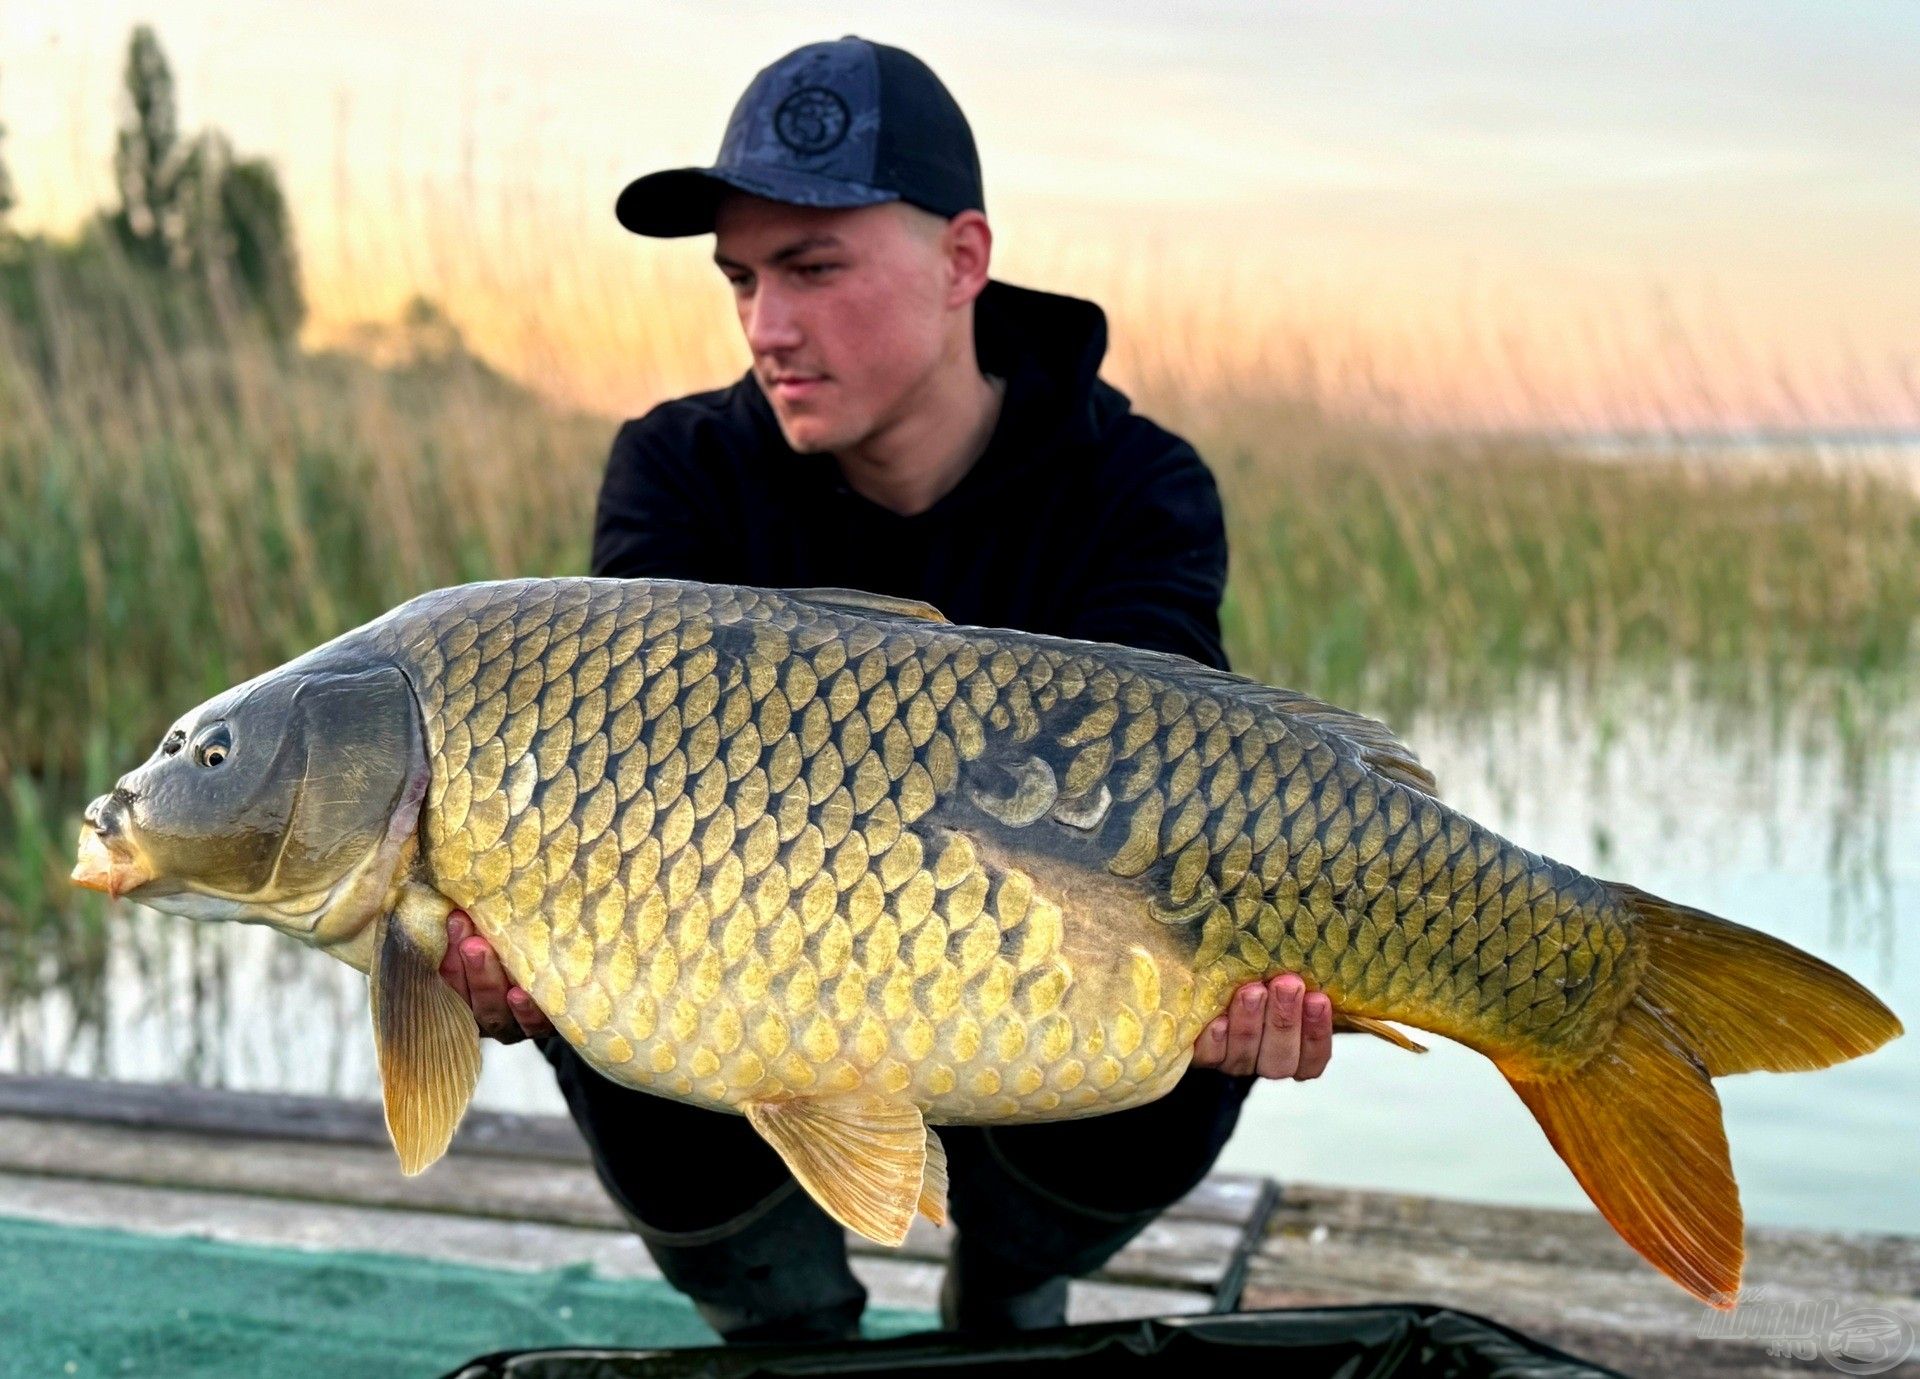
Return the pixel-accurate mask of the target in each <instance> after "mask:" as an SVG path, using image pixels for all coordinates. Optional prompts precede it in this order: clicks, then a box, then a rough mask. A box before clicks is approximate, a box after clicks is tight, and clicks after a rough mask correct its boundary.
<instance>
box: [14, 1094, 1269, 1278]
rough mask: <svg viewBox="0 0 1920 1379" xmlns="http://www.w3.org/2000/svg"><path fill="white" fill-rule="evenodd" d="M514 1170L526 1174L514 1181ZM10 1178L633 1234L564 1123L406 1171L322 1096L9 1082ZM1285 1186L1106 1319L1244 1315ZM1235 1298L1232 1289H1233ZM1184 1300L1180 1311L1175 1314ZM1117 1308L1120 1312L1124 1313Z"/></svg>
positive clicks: (1192, 1206)
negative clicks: (509, 1167) (1249, 1278)
mask: <svg viewBox="0 0 1920 1379" xmlns="http://www.w3.org/2000/svg"><path fill="white" fill-rule="evenodd" d="M503 1160H506V1161H511V1162H512V1163H513V1171H508V1172H503V1171H502V1169H503V1167H504V1166H505V1165H504V1164H503V1162H502V1161H503ZM0 1171H4V1172H10V1173H13V1174H31V1175H39V1176H43V1177H59V1178H67V1179H86V1180H91V1181H96V1182H103V1183H119V1184H129V1185H138V1186H144V1187H148V1188H152V1189H187V1190H193V1191H199V1192H211V1193H220V1194H227V1195H244V1196H251V1197H264V1198H273V1199H280V1200H283V1201H287V1202H306V1203H313V1204H333V1205H337V1206H347V1207H364V1208H380V1209H384V1210H389V1211H409V1212H433V1213H444V1214H452V1215H458V1216H463V1217H474V1218H490V1219H494V1220H499V1221H510V1222H525V1223H535V1224H542V1225H548V1226H555V1227H576V1228H587V1229H599V1230H624V1229H625V1227H626V1222H625V1220H624V1218H623V1217H622V1216H621V1215H620V1213H619V1211H618V1209H617V1208H615V1207H614V1205H613V1204H612V1202H611V1201H609V1200H608V1198H607V1196H606V1193H605V1191H604V1189H602V1188H601V1186H600V1184H599V1181H598V1180H597V1179H596V1178H595V1177H594V1175H593V1173H592V1170H591V1168H590V1167H589V1165H588V1161H587V1158H586V1155H585V1151H584V1149H583V1148H582V1146H581V1145H580V1142H579V1137H578V1134H577V1132H576V1131H575V1130H574V1127H573V1125H572V1123H571V1122H570V1121H568V1120H566V1119H565V1118H563V1117H548V1116H504V1115H500V1114H498V1113H488V1112H475V1113H472V1114H471V1115H470V1116H469V1117H468V1121H467V1123H466V1125H464V1126H463V1129H462V1133H461V1135H460V1136H459V1137H458V1138H457V1139H456V1141H455V1145H454V1150H453V1152H451V1153H449V1154H448V1156H447V1157H446V1158H445V1159H444V1160H442V1161H441V1162H440V1163H439V1164H436V1165H435V1166H434V1168H433V1170H432V1171H431V1172H429V1173H426V1174H423V1175H421V1176H420V1177H417V1178H411V1179H410V1178H405V1177H403V1176H401V1175H400V1173H399V1172H398V1170H397V1167H396V1165H395V1163H394V1159H393V1153H392V1149H391V1147H390V1146H389V1145H388V1143H387V1136H386V1129H385V1125H384V1121H383V1120H382V1118H381V1115H380V1111H379V1108H378V1107H377V1106H373V1105H370V1104H360V1103H352V1102H339V1101H332V1100H330V1099H327V1098H319V1097H289V1096H277V1095H260V1094H254V1093H236V1092H224V1091H210V1090H207V1089H202V1088H174V1087H153V1086H140V1085H135V1084H98V1083H90V1082H86V1081H84V1080H79V1079H67V1078H24V1077H11V1078H9V1077H0ZM1272 1196H1273V1188H1272V1185H1271V1184H1269V1183H1268V1182H1267V1181H1266V1180H1264V1179H1259V1178H1251V1177H1244V1176H1235V1175H1222V1176H1218V1177H1214V1178H1210V1179H1208V1180H1206V1181H1205V1182H1203V1183H1202V1184H1201V1185H1200V1186H1199V1187H1197V1188H1196V1189H1195V1190H1194V1191H1193V1192H1192V1193H1191V1194H1189V1195H1188V1196H1187V1197H1186V1198H1184V1199H1182V1200H1181V1201H1180V1202H1178V1203H1176V1204H1175V1205H1174V1206H1173V1207H1171V1208H1169V1210H1168V1211H1167V1213H1166V1214H1165V1215H1164V1216H1163V1217H1161V1218H1160V1219H1159V1220H1157V1221H1155V1222H1154V1223H1153V1224H1152V1225H1150V1226H1149V1227H1148V1228H1147V1229H1146V1230H1145V1231H1143V1232H1142V1233H1141V1234H1140V1236H1139V1237H1138V1238H1136V1239H1135V1240H1134V1241H1132V1242H1131V1243H1130V1244H1129V1245H1128V1247H1127V1248H1126V1249H1125V1250H1123V1251H1121V1252H1120V1253H1119V1254H1118V1255H1116V1256H1115V1257H1114V1258H1113V1259H1112V1260H1110V1261H1109V1262H1108V1264H1107V1266H1106V1267H1105V1268H1104V1269H1102V1270H1101V1271H1099V1272H1098V1273H1097V1274H1095V1275H1094V1276H1093V1278H1092V1279H1091V1280H1090V1282H1091V1283H1093V1284H1095V1285H1097V1286H1098V1287H1101V1288H1105V1289H1108V1290H1119V1291H1117V1292H1108V1293H1105V1294H1101V1295H1099V1296H1100V1297H1101V1298H1103V1299H1104V1302H1103V1303H1102V1304H1101V1305H1102V1306H1107V1305H1109V1304H1111V1306H1109V1307H1108V1310H1106V1311H1104V1312H1101V1313H1099V1315H1103V1316H1134V1315H1152V1313H1151V1312H1137V1311H1128V1310H1125V1309H1127V1308H1129V1307H1136V1306H1141V1305H1144V1304H1145V1303H1147V1302H1148V1301H1155V1302H1156V1304H1157V1307H1158V1310H1159V1311H1161V1312H1182V1311H1193V1310H1206V1309H1207V1308H1215V1309H1219V1310H1224V1309H1226V1308H1229V1307H1231V1306H1232V1305H1233V1304H1234V1302H1235V1301H1236V1300H1237V1297H1238V1290H1239V1285H1240V1278H1241V1273H1242V1269H1241V1265H1242V1264H1243V1262H1244V1258H1245V1256H1246V1255H1247V1254H1248V1253H1249V1252H1250V1251H1251V1249H1252V1248H1253V1245H1254V1244H1255V1243H1256V1242H1257V1240H1258V1239H1259V1236H1260V1234H1261V1229H1262V1223H1263V1222H1264V1220H1265V1216H1266V1213H1267V1212H1268V1211H1269V1210H1270V1207H1271V1201H1272ZM952 1239H953V1232H952V1231H951V1229H950V1228H946V1227H936V1226H934V1225H933V1224H932V1223H930V1222H927V1221H916V1222H915V1225H914V1230H913V1232H912V1234H910V1236H909V1237H908V1239H907V1241H906V1242H905V1244H904V1245H902V1246H901V1247H900V1248H899V1249H897V1250H888V1249H886V1248H885V1247H883V1246H879V1245H875V1244H873V1243H872V1242H871V1241H868V1240H866V1239H864V1238H862V1237H859V1236H854V1235H851V1234H850V1235H849V1237H848V1244H849V1247H850V1250H851V1252H852V1254H853V1255H854V1256H855V1257H856V1258H862V1257H864V1258H876V1259H891V1260H895V1261H903V1260H905V1261H919V1262H921V1263H926V1264H932V1265H938V1264H941V1263H942V1262H944V1260H945V1259H946V1257H947V1255H948V1253H949V1251H950V1250H951V1247H952ZM1223 1290H1224V1291H1223ZM1176 1304H1178V1305H1176ZM1112 1307H1119V1308H1120V1309H1121V1310H1120V1311H1117V1312H1115V1311H1113V1310H1111V1308H1112Z"/></svg>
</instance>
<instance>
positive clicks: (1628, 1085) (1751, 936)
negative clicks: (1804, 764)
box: [1502, 886, 1901, 1308]
mask: <svg viewBox="0 0 1920 1379" xmlns="http://www.w3.org/2000/svg"><path fill="white" fill-rule="evenodd" d="M1614 890H1615V891H1616V892H1617V893H1618V894H1619V896H1620V898H1621V899H1622V900H1623V901H1624V902H1625V903H1626V904H1627V906H1628V907H1629V908H1630V909H1631V910H1632V911H1633V914H1634V919H1635V921H1636V923H1637V924H1638V926H1639V928H1640V932H1641V933H1642V934H1643V935H1644V937H1645V941H1646V942H1647V944H1648V945H1649V948H1648V951H1649V958H1650V961H1649V963H1648V967H1647V971H1646V975H1645V976H1644V977H1643V978H1642V980H1641V983H1640V989H1639V991H1638V992H1637V993H1636V994H1635V995H1634V997H1633V999H1632V1000H1631V1001H1630V1002H1629V1003H1628V1005H1627V1007H1626V1009H1625V1010H1624V1011H1623V1012H1622V1014H1621V1016H1620V1021H1619V1023H1618V1025H1616V1026H1615V1028H1614V1031H1613V1036H1612V1038H1611V1039H1610V1041H1609V1042H1608V1043H1607V1045H1606V1046H1605V1047H1604V1048H1602V1049H1601V1050H1600V1052H1599V1053H1598V1054H1596V1055H1595V1056H1594V1057H1593V1058H1591V1059H1589V1060H1588V1061H1587V1062H1586V1063H1585V1064H1583V1065H1582V1066H1581V1067H1580V1068H1579V1069H1578V1070H1576V1071H1575V1072H1573V1073H1571V1074H1568V1075H1565V1076H1562V1077H1557V1078H1547V1079H1532V1078H1529V1077H1527V1076H1526V1075H1525V1074H1524V1073H1523V1072H1521V1071H1520V1070H1518V1069H1517V1068H1516V1069H1513V1070H1509V1069H1507V1068H1504V1067H1503V1068H1502V1071H1503V1072H1506V1073H1507V1077H1508V1080H1509V1081H1510V1082H1511V1083H1512V1084H1513V1089H1514V1090H1515V1091H1516V1092H1518V1093H1519V1094H1520V1098H1521V1100H1523V1101H1525V1102H1526V1104H1527V1109H1528V1110H1530V1111H1532V1112H1533V1114H1534V1118H1535V1119H1536V1120H1538V1121H1539V1122H1540V1127H1541V1129H1543V1130H1545V1131H1546V1134H1547V1139H1548V1140H1549V1141H1550V1142H1551V1143H1552V1144H1553V1147H1554V1149H1555V1150H1556V1151H1558V1152H1559V1155H1560V1157H1561V1158H1562V1159H1564V1160H1566V1163H1567V1166H1568V1167H1569V1168H1571V1169H1572V1170H1573V1176H1574V1177H1575V1178H1577V1179H1578V1180H1579V1182H1580V1186H1581V1187H1583V1188H1585V1189H1586V1192H1587V1195H1588V1196H1589V1197H1591V1198H1592V1199H1593V1203H1594V1205H1595V1206H1597V1207H1598V1208H1599V1209H1600V1213H1601V1215H1603V1216H1605V1217H1606V1218H1607V1220H1608V1221H1609V1222H1611V1223H1612V1225H1613V1228H1614V1229H1615V1230H1617V1231H1619V1232H1620V1234H1621V1236H1622V1237H1623V1238H1624V1239H1625V1240H1626V1242H1627V1243H1628V1244H1629V1245H1632V1246H1633V1247H1634V1249H1636V1250H1638V1251H1639V1252H1640V1253H1641V1254H1642V1255H1644V1256H1645V1257H1646V1258H1647V1260H1648V1262H1650V1263H1651V1264H1652V1265H1653V1266H1654V1267H1655V1268H1657V1269H1659V1270H1660V1271H1661V1272H1662V1273H1664V1274H1666V1275H1667V1276H1668V1277H1669V1278H1671V1279H1673V1281H1674V1282H1676V1283H1678V1284H1679V1285H1680V1286H1681V1287H1682V1288H1685V1289H1686V1290H1687V1291H1688V1292H1690V1293H1692V1294H1694V1295H1695V1296H1696V1297H1698V1298H1700V1299H1701V1300H1702V1301H1705V1302H1708V1303H1711V1304H1712V1305H1714V1306H1716V1307H1722V1308H1725V1307H1731V1306H1732V1305H1733V1297H1734V1294H1735V1293H1736V1292H1737V1291H1738V1290H1739V1287H1740V1266H1741V1263H1742V1260H1743V1257H1744V1254H1745V1246H1744V1244H1743V1242H1742V1239H1741V1216H1740V1193H1739V1189H1738V1188H1737V1187H1736V1186H1735V1184H1734V1181H1733V1168H1732V1165H1731V1164H1730V1163H1729V1162H1728V1159H1727V1137H1726V1131H1725V1129H1724V1128H1723V1127H1722V1125H1721V1121H1720V1098H1719V1097H1718V1096H1716V1095H1715V1094H1714V1090H1713V1084H1712V1082H1711V1081H1710V1080H1709V1079H1710V1078H1713V1077H1718V1076H1720V1075H1722V1074H1725V1073H1736V1072H1751V1071H1754V1070H1756V1069H1768V1070H1773V1071H1782V1072H1785V1071H1795V1070H1800V1069H1807V1068H1824V1067H1827V1066H1828V1065H1830V1064H1833V1063H1840V1062H1844V1061H1845V1060H1846V1059H1849V1058H1857V1057H1859V1056H1860V1055H1861V1054H1864V1053H1870V1052H1871V1051H1873V1050H1874V1049H1877V1048H1879V1047H1880V1046H1881V1045H1882V1044H1884V1043H1886V1042H1887V1041H1888V1040H1889V1039H1892V1038H1894V1037H1895V1036H1896V1035H1898V1034H1899V1033H1900V1032H1901V1029H1900V1022H1899V1020H1897V1019H1896V1018H1895V1017H1894V1014H1893V1012H1892V1011H1890V1010H1888V1009H1887V1008H1886V1007H1885V1006H1884V1005H1882V1004H1881V1003H1880V1002H1879V1001H1878V1000H1876V999H1875V998H1874V996H1873V995H1872V993H1871V992H1869V991H1868V990H1867V989H1866V988H1865V987H1863V986H1861V985H1860V984H1859V983H1858V982H1856V981H1854V980H1853V979H1852V978H1851V977H1849V976H1847V975H1846V974H1845V973H1844V972H1841V971H1840V970H1839V969H1837V968H1835V967H1832V966H1829V965H1828V964H1827V963H1824V962H1822V961H1820V959H1818V958H1816V957H1814V956H1812V955H1811V954H1808V953H1803V952H1801V951H1800V950H1799V949H1797V948H1794V947H1793V946H1792V945H1790V944H1786V943H1782V942H1781V941H1780V940H1779V939H1776V938H1772V937H1769V936H1768V935H1766V934H1763V933H1760V932H1759V931H1757V930H1754V929H1747V928H1743V927H1742V926H1740V925H1738V924H1731V923H1728V922H1727V921H1726V920H1723V919H1717V918H1715V917H1714V916H1712V915H1709V914H1706V913H1704V912H1702V911H1699V910H1690V909H1687V908H1686V907H1684V906H1681V905H1673V904H1669V903H1668V902H1666V901H1664V900H1659V899H1657V898H1655V897H1653V896H1650V895H1648V894H1646V893H1645V892H1644V891H1638V890H1635V889H1633V888H1632V887H1630V886H1615V887H1614Z"/></svg>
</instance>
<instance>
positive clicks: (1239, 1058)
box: [1220, 982, 1267, 1077]
mask: <svg viewBox="0 0 1920 1379" xmlns="http://www.w3.org/2000/svg"><path fill="white" fill-rule="evenodd" d="M1266 1006H1267V988H1266V987H1265V986H1263V985H1261V984H1260V983H1259V982H1248V983H1247V984H1246V985H1245V986H1243V987H1241V988H1240V989H1239V990H1238V991H1236V992H1235V993H1234V995H1233V1003H1232V1004H1231V1005H1230V1006H1228V1007H1227V1056H1226V1058H1225V1059H1224V1060H1223V1061H1222V1062H1221V1064H1220V1070H1221V1071H1222V1072H1225V1073H1230V1074H1232V1075H1233V1076H1235V1077H1245V1076H1246V1075H1247V1074H1249V1073H1251V1072H1252V1071H1253V1070H1254V1068H1255V1067H1256V1066H1257V1065H1258V1062H1259V1057H1260V1031H1261V1027H1262V1026H1263V1025H1264V1024H1265V1022H1266Z"/></svg>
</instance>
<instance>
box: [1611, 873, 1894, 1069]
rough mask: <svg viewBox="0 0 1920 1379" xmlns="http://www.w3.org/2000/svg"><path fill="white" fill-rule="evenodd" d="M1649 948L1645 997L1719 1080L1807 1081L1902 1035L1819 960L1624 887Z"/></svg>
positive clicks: (1858, 988)
mask: <svg viewBox="0 0 1920 1379" xmlns="http://www.w3.org/2000/svg"><path fill="white" fill-rule="evenodd" d="M1613 889H1614V892H1615V893H1616V894H1617V895H1619V896H1620V898H1621V899H1622V900H1624V901H1625V902H1626V904H1627V906H1628V908H1629V909H1631V910H1632V911H1633V917H1634V919H1635V920H1636V921H1637V923H1638V925H1639V926H1640V929H1641V931H1642V932H1643V933H1645V934H1646V936H1647V940H1648V959H1649V960H1648V963H1647V974H1646V976H1645V977H1644V978H1643V979H1642V980H1641V983H1640V995H1641V997H1642V998H1643V999H1645V1000H1646V1002H1647V1004H1648V1005H1650V1006H1652V1007H1653V1008H1654V1009H1655V1010H1657V1011H1659V1012H1660V1013H1661V1014H1663V1015H1665V1016H1666V1017H1667V1018H1668V1019H1669V1020H1670V1021H1672V1022H1673V1023H1674V1024H1675V1025H1676V1026H1677V1027H1678V1028H1679V1029H1680V1030H1681V1032H1682V1033H1683V1034H1684V1035H1685V1036H1686V1039H1687V1042H1688V1043H1689V1044H1690V1045H1691V1046H1692V1047H1693V1048H1694V1049H1695V1050H1697V1051H1698V1053H1699V1055H1700V1061H1701V1062H1702V1063H1703V1064H1704V1065H1705V1066H1706V1069H1707V1072H1708V1074H1709V1075H1711V1076H1713V1077H1723V1076H1725V1075H1726V1074H1728V1073H1746V1072H1755V1071H1760V1070H1764V1071H1767V1072H1801V1071H1805V1070H1807V1069H1810V1068H1825V1067H1830V1066H1831V1065H1833V1064H1835V1063H1844V1062H1846V1061H1847V1060H1848V1059H1849V1058H1858V1057H1860V1055H1862V1054H1865V1053H1872V1052H1873V1051H1874V1050H1875V1049H1877V1048H1879V1047H1880V1046H1881V1045H1882V1044H1884V1043H1886V1042H1887V1041H1888V1040H1889V1039H1892V1038H1895V1037H1896V1036H1898V1035H1899V1034H1900V1033H1901V1028H1900V1021H1899V1019H1898V1018H1897V1017H1895V1015H1894V1013H1893V1012H1892V1011H1891V1010H1888V1009H1887V1008H1886V1006H1884V1005H1882V1004H1881V1003H1880V1001H1879V1000H1878V999H1876V998H1875V996H1874V994H1873V993H1872V992H1871V991H1868V990H1867V989H1866V988H1865V987H1864V986H1862V985H1860V983H1859V982H1856V981H1855V980H1854V979H1853V978H1852V977H1849V976H1848V975H1847V974H1846V973H1844V972H1842V971H1841V970H1840V969H1839V968H1837V967H1834V966H1832V965H1831V964H1829V963H1825V962H1822V961H1821V960H1820V959H1819V958H1816V957H1814V956H1813V954H1811V953H1803V952H1802V951H1801V950H1800V949H1798V948H1795V947H1794V946H1793V945H1792V944H1790V943H1783V942H1781V941H1780V940H1779V939H1777V938H1774V937H1773V936H1772V935H1771V934H1763V933H1761V932H1760V931H1759V930H1757V929H1749V928H1746V927H1745V926H1743V925H1739V924H1734V923H1731V922H1729V921H1727V920H1724V919H1719V918H1717V917H1715V916H1713V915H1710V914H1707V913H1706V912H1705V911H1703V910H1694V909H1689V908H1688V907H1686V906H1685V905H1675V904H1673V903H1671V902H1670V901H1666V900H1661V899H1660V898H1659V897H1658V896H1652V895H1648V894H1647V893H1646V892H1645V891H1641V890H1635V889H1634V888H1633V887H1632V886H1623V885H1619V884H1617V883H1616V884H1615V885H1614V887H1613Z"/></svg>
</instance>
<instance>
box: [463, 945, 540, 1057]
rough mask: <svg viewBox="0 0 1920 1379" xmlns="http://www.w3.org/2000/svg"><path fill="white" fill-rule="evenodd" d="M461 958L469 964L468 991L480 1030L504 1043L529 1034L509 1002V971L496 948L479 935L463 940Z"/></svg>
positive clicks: (512, 1041) (467, 967) (510, 1042)
mask: <svg viewBox="0 0 1920 1379" xmlns="http://www.w3.org/2000/svg"><path fill="white" fill-rule="evenodd" d="M460 957H461V959H462V961H463V962H464V963H465V964H466V969H467V990H468V991H469V992H471V993H472V1001H473V1018H474V1019H475V1020H476V1021H478V1022H479V1025H480V1032H481V1033H482V1034H484V1035H486V1036H487V1037H488V1038H491V1039H498V1040H499V1041H500V1042H501V1043H503V1044H515V1043H518V1042H519V1041H520V1040H521V1039H522V1038H524V1037H525V1036H524V1035H523V1034H522V1033H521V1031H520V1022H519V1021H517V1020H515V1019H514V1018H513V1011H512V1010H511V1009H510V1008H509V1007H508V1005H507V985H508V983H507V974H506V973H504V972H502V971H501V970H500V960H499V959H498V958H496V957H495V956H494V955H493V948H492V947H491V946H490V945H489V944H488V943H487V941H486V940H485V939H483V938H479V937H477V936H476V937H474V938H469V939H467V940H465V941H464V942H463V943H461V945H460Z"/></svg>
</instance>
